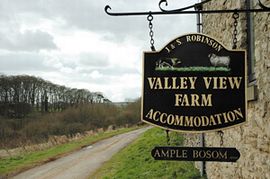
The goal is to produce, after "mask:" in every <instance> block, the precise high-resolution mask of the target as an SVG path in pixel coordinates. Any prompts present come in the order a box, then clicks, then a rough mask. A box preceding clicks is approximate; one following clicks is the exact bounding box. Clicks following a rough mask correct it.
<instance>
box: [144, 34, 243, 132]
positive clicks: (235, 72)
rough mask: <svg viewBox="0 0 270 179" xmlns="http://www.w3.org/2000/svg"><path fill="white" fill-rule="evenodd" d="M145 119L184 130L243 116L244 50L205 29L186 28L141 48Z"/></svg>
mask: <svg viewBox="0 0 270 179" xmlns="http://www.w3.org/2000/svg"><path fill="white" fill-rule="evenodd" d="M143 68H144V69H143V71H144V72H143V73H144V76H143V95H142V115H141V118H142V120H143V121H144V122H147V123H150V124H153V125H156V126H159V127H161V128H165V129H171V130H176V131H185V132H203V131H213V130H220V129H223V128H228V127H232V126H236V125H239V124H242V123H244V122H245V121H246V54H245V51H238V50H237V51H236V50H227V49H226V48H225V47H224V46H223V45H222V44H221V43H219V42H218V41H216V40H215V39H213V38H211V37H209V36H206V35H204V34H188V35H184V36H180V37H178V38H176V39H175V40H173V41H171V42H170V43H169V44H168V45H166V46H165V47H164V48H163V49H162V50H161V51H158V52H145V53H144V59H143Z"/></svg>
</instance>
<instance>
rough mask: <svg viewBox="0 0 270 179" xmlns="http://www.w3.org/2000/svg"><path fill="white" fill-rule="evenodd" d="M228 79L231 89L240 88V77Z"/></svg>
mask: <svg viewBox="0 0 270 179" xmlns="http://www.w3.org/2000/svg"><path fill="white" fill-rule="evenodd" d="M228 79H229V83H230V86H231V88H232V89H234V87H236V89H239V88H240V84H241V81H242V77H228Z"/></svg>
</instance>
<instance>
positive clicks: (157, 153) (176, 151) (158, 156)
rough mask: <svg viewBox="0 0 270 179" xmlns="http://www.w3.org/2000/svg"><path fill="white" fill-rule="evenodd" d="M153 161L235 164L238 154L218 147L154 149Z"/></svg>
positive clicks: (234, 149) (235, 151) (229, 149)
mask: <svg viewBox="0 0 270 179" xmlns="http://www.w3.org/2000/svg"><path fill="white" fill-rule="evenodd" d="M151 155H152V157H153V158H154V159H155V160H180V161H217V162H236V161H237V160H238V159H239V158H240V153H239V151H238V150H237V149H236V148H218V147H155V148H154V149H153V150H152V152H151Z"/></svg>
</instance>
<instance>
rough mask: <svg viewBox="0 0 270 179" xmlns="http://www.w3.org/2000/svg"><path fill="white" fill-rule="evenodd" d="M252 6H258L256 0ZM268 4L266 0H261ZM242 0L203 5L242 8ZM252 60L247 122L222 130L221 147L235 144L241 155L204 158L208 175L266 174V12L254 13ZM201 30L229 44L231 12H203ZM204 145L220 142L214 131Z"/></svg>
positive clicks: (269, 164)
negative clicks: (253, 96) (254, 94)
mask: <svg viewBox="0 0 270 179" xmlns="http://www.w3.org/2000/svg"><path fill="white" fill-rule="evenodd" d="M253 2H254V7H255V8H258V2H257V0H254V1H253ZM261 2H262V3H263V4H264V5H266V6H267V7H270V0H261ZM244 6H245V1H244V0H218V1H211V2H210V3H208V4H207V5H204V7H203V8H204V10H206V9H209V10H210V9H234V8H244ZM253 17H254V26H253V28H254V44H255V45H254V47H255V49H254V60H255V67H254V69H255V79H256V82H255V83H256V85H257V90H258V98H257V100H255V101H249V102H248V119H247V123H246V124H244V125H242V126H239V127H235V128H231V129H227V130H224V131H223V132H224V137H223V140H224V144H223V147H236V148H237V149H238V150H239V151H240V153H241V157H240V159H239V160H238V161H237V162H236V163H222V162H207V164H206V172H207V176H208V178H210V179H216V178H218V179H223V178H224V179H227V178H232V179H235V178H244V179H252V178H256V179H257V178H258V179H260V178H262V179H264V178H265V179H268V178H270V13H268V12H267V13H254V16H253ZM246 29H247V28H246V15H245V14H243V13H241V14H240V17H239V23H238V27H237V31H238V34H237V39H238V43H237V48H238V49H246V46H247V43H246ZM203 33H205V34H208V35H210V36H212V37H214V38H215V39H217V40H218V41H220V42H222V43H223V44H224V45H225V47H227V48H228V49H231V48H232V44H233V43H232V34H233V18H232V14H207V15H203ZM205 138H206V146H207V147H210V146H214V147H219V146H220V140H221V137H220V135H219V134H218V133H217V132H211V133H207V134H206V136H205Z"/></svg>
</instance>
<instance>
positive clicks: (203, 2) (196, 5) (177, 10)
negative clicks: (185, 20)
mask: <svg viewBox="0 0 270 179" xmlns="http://www.w3.org/2000/svg"><path fill="white" fill-rule="evenodd" d="M210 1H212V0H205V1H202V2H200V3H196V4H193V5H190V6H187V7H183V8H180V9H174V10H165V9H163V8H162V7H161V6H162V4H164V3H165V6H168V2H167V0H160V2H159V4H158V6H159V9H160V10H161V11H162V12H180V11H184V10H187V9H191V8H194V9H198V8H199V9H201V8H200V7H202V5H203V4H205V3H208V2H210Z"/></svg>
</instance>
